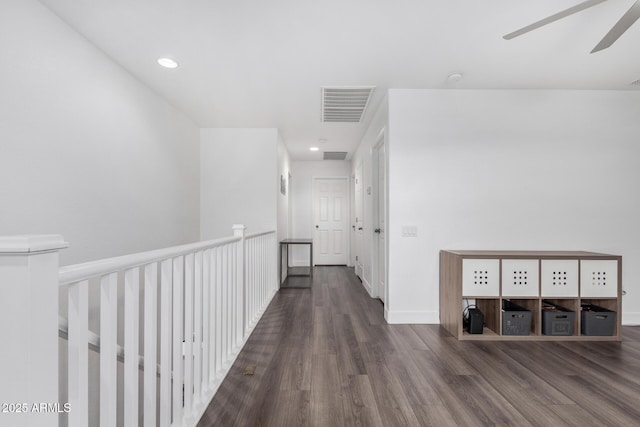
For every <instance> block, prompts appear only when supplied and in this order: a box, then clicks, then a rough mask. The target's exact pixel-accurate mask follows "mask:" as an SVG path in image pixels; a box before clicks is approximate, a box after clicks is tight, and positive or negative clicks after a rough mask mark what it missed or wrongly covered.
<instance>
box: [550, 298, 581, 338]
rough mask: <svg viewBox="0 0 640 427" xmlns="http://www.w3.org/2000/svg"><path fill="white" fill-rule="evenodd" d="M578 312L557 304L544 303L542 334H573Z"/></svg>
mask: <svg viewBox="0 0 640 427" xmlns="http://www.w3.org/2000/svg"><path fill="white" fill-rule="evenodd" d="M575 320H576V313H575V312H573V311H571V310H568V309H566V308H564V307H561V306H559V305H556V304H549V303H546V302H544V301H543V303H542V335H556V336H568V335H573V325H574V324H575Z"/></svg>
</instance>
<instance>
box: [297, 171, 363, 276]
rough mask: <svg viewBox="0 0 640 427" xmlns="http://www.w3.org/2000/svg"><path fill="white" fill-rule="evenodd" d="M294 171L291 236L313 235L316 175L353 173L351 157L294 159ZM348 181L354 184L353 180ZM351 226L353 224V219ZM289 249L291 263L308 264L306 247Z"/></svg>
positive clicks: (328, 175)
mask: <svg viewBox="0 0 640 427" xmlns="http://www.w3.org/2000/svg"><path fill="white" fill-rule="evenodd" d="M291 175H292V177H291V199H290V203H291V218H290V220H291V236H290V237H292V238H296V239H305V238H313V211H312V208H313V206H312V205H313V201H312V193H313V191H312V190H313V178H332V177H350V176H351V161H349V160H320V161H293V162H291ZM350 182H351V181H350ZM349 185H350V186H351V184H349ZM349 217H351V214H349ZM349 227H351V224H350V223H349ZM290 251H291V254H290V260H291V261H290V265H292V266H294V265H298V266H305V265H309V250H308V248H307V247H294V246H291V250H290Z"/></svg>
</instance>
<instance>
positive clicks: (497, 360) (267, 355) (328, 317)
mask: <svg viewBox="0 0 640 427" xmlns="http://www.w3.org/2000/svg"><path fill="white" fill-rule="evenodd" d="M314 271H315V272H314V276H313V279H314V284H313V287H312V288H311V289H282V290H281V291H280V292H279V293H278V294H277V295H276V296H275V297H274V300H273V302H272V303H271V305H270V306H269V308H268V309H267V311H266V312H265V314H264V316H263V318H262V320H261V321H260V322H259V323H258V325H257V326H256V329H255V331H254V332H253V334H252V336H251V337H250V338H249V341H248V342H247V344H246V345H245V347H244V349H243V350H242V352H241V354H240V355H239V357H238V359H237V361H236V363H235V365H234V366H233V367H232V369H231V372H230V374H229V375H228V376H227V378H226V379H225V381H224V382H223V383H222V385H221V386H220V389H219V390H218V393H217V395H216V396H215V398H214V399H213V401H212V402H211V404H210V405H209V408H208V409H207V411H206V412H205V414H204V416H203V417H202V420H201V422H200V424H199V425H200V426H262V425H265V426H266V425H268V426H299V425H316V426H336V427H338V426H346V425H362V426H403V425H416V426H418V425H433V426H450V425H464V426H467V425H496V424H497V425H514V426H516V425H517V426H524V425H540V426H548V425H555V426H560V425H612V426H628V425H634V424H635V423H637V420H638V419H640V407H639V405H638V402H640V327H624V328H623V339H624V341H623V342H622V343H615V342H601V343H588V342H567V343H560V342H537V343H536V342H475V343H474V342H460V341H457V340H456V339H454V338H453V337H451V336H449V335H448V334H447V333H446V332H444V331H443V330H442V331H441V329H440V327H439V326H437V325H387V324H386V322H385V321H384V318H383V306H382V304H381V303H380V301H379V300H374V299H371V298H369V297H368V295H367V294H366V292H365V291H364V289H363V287H362V285H361V284H360V283H359V281H358V279H357V278H356V276H355V275H354V274H353V270H352V269H350V268H346V267H316V268H315V270H314ZM248 365H256V370H255V375H252V376H245V375H243V370H244V369H245V367H247V366H248Z"/></svg>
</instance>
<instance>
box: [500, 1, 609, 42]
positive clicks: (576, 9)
mask: <svg viewBox="0 0 640 427" xmlns="http://www.w3.org/2000/svg"><path fill="white" fill-rule="evenodd" d="M605 1H607V0H587V1H584V2H582V3H580V4H577V5H575V6H573V7H570V8H569V9H565V10H563V11H562V12H558V13H556V14H554V15H551V16H549V17H547V18H544V19H542V20H540V21H538V22H534V23H533V24H531V25H527V26H526V27H523V28H520V29H519V30H516V31H514V32H512V33H509V34H507V35H506V36H503V37H502V38H503V39H505V40H511V39H512V38H514V37H518V36H521V35H523V34H525V33H528V32H529V31H533V30H535V29H536V28H540V27H542V26H545V25H547V24H550V23H552V22H555V21H558V20H560V19H562V18H566V17H567V16H569V15H573V14H574V13H578V12H581V11H583V10H585V9H588V8H590V7H593V6H595V5H597V4H600V3H603V2H605Z"/></svg>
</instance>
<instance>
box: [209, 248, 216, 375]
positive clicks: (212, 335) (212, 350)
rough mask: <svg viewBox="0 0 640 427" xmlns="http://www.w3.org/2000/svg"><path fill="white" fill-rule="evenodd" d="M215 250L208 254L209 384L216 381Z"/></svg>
mask: <svg viewBox="0 0 640 427" xmlns="http://www.w3.org/2000/svg"><path fill="white" fill-rule="evenodd" d="M216 251H217V250H216V249H215V248H213V249H211V251H210V253H209V310H210V313H209V383H210V384H214V383H215V379H216V360H217V358H216V355H217V351H218V344H217V343H216V336H217V335H216V328H217V324H218V322H217V320H216V319H217V316H218V307H217V300H216V277H217V275H218V267H217V266H216V257H217V255H216V253H217V252H216Z"/></svg>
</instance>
